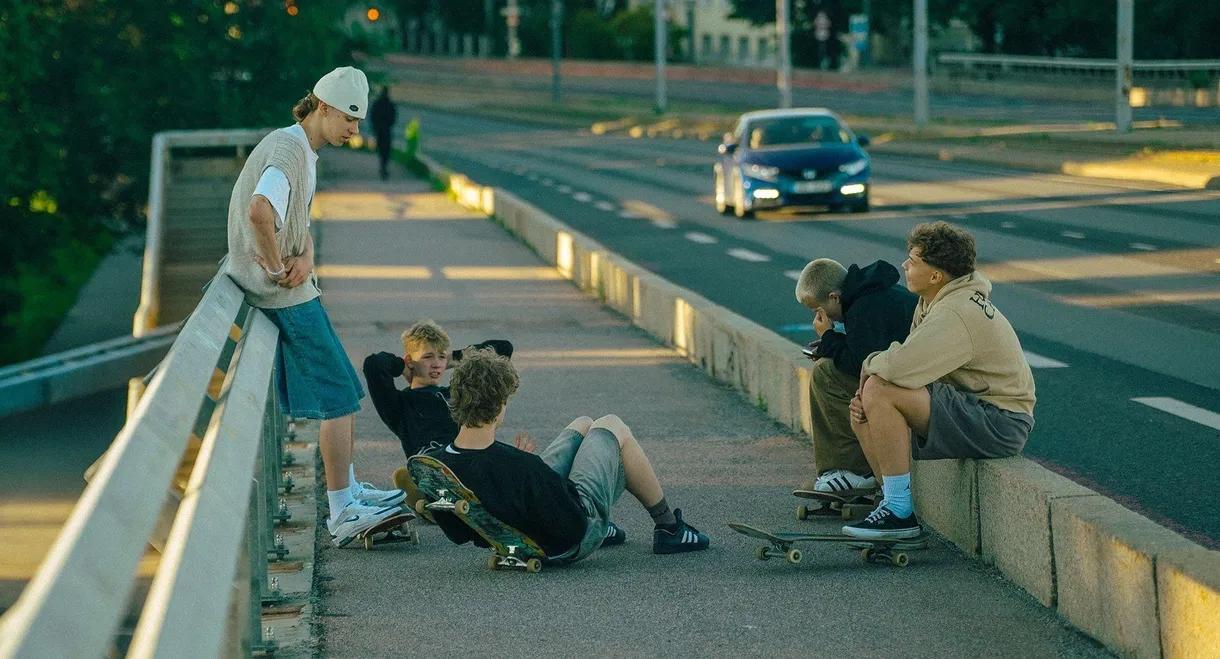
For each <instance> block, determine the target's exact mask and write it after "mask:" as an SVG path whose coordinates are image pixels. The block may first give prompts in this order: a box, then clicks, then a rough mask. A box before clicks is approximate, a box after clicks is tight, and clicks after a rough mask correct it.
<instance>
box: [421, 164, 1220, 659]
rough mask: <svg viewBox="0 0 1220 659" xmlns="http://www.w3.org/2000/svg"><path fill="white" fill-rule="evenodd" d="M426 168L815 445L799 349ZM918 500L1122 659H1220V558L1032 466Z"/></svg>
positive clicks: (962, 468)
mask: <svg viewBox="0 0 1220 659" xmlns="http://www.w3.org/2000/svg"><path fill="white" fill-rule="evenodd" d="M421 160H423V161H424V162H425V164H427V165H428V167H429V169H430V170H431V171H432V172H433V176H434V177H435V178H437V179H438V180H440V181H444V182H448V183H449V184H450V189H451V191H452V192H453V194H454V195H455V196H456V197H457V198H458V199H459V200H460V201H462V203H464V204H466V205H467V206H468V207H470V208H478V209H482V210H483V211H484V212H487V213H488V214H489V215H491V216H492V218H493V219H494V220H495V221H497V222H499V223H500V224H501V225H503V226H504V228H505V229H507V230H508V231H510V232H511V233H513V234H514V235H516V236H517V237H519V238H520V239H521V240H522V241H523V242H525V243H526V244H528V245H530V246H531V247H532V248H533V249H534V250H535V251H536V252H537V253H538V255H539V257H541V258H542V259H543V260H544V261H545V262H546V263H548V264H551V265H553V266H555V268H556V269H557V270H558V271H559V272H560V273H561V274H562V275H563V276H564V277H566V278H568V279H570V280H572V282H573V283H574V284H576V285H577V286H578V287H580V288H581V290H583V291H585V292H587V293H589V294H591V295H595V296H597V297H598V299H600V300H601V301H602V302H603V303H605V304H606V305H607V306H609V307H610V308H612V309H614V310H616V311H618V312H619V313H622V314H623V315H624V316H626V317H627V318H629V319H630V320H631V322H632V323H634V324H635V325H637V326H639V327H641V328H642V329H644V330H646V331H648V332H649V333H651V334H652V335H653V336H654V337H656V338H657V339H658V340H659V341H661V342H663V343H665V344H666V345H669V346H672V347H673V348H674V349H675V350H677V351H678V352H680V353H681V354H682V355H684V356H685V357H686V358H687V359H688V360H690V361H691V362H692V363H693V364H695V365H697V366H699V367H700V368H702V369H703V370H704V371H706V372H707V374H708V375H709V376H711V377H713V378H715V379H716V380H717V381H720V382H723V383H725V384H728V385H731V386H733V387H735V388H736V389H737V390H738V391H740V392H741V393H742V395H743V396H745V397H746V399H747V400H749V401H750V402H752V403H754V404H755V405H757V406H758V407H759V408H760V409H762V410H763V411H765V412H766V413H767V414H768V415H770V416H771V417H772V418H774V419H775V420H776V421H779V422H780V423H783V424H785V425H787V426H788V427H790V428H793V429H794V430H800V431H803V432H809V429H810V407H809V405H810V402H809V395H808V391H809V379H810V368H809V362H808V361H807V360H806V359H805V358H804V357H803V356H802V355H801V354H800V353H799V351H798V349H797V346H795V345H794V344H792V342H790V341H788V340H787V339H785V338H784V337H782V336H780V335H778V334H776V333H775V332H772V331H770V330H768V329H766V328H765V327H762V326H759V325H757V324H756V323H753V322H751V321H750V320H748V319H746V318H743V317H742V316H739V315H737V314H735V313H733V312H732V311H729V310H728V309H726V308H724V307H722V306H720V305H717V304H715V303H713V302H711V301H709V300H707V299H706V298H704V297H702V296H700V295H698V294H696V293H694V292H692V291H689V290H686V289H684V288H681V287H679V286H676V285H674V284H672V283H671V282H669V281H667V280H665V279H663V278H661V277H659V276H657V275H655V274H653V273H651V272H648V271H647V270H645V269H643V268H641V267H640V266H638V265H636V264H634V263H632V262H631V261H628V260H627V259H624V258H623V257H621V256H619V255H618V254H615V253H613V252H611V251H609V250H607V249H606V248H605V247H603V246H602V245H601V244H599V243H598V242H597V241H595V240H593V239H591V238H589V237H588V236H585V235H583V234H581V233H579V232H577V231H573V230H572V229H571V228H570V227H568V226H567V225H565V224H564V223H562V222H560V221H559V220H557V219H555V218H553V217H551V216H550V215H547V214H546V213H544V212H542V211H541V210H539V209H537V208H535V207H534V206H532V205H530V204H528V203H526V202H524V201H522V200H520V199H518V198H517V197H515V196H513V195H512V194H511V193H508V192H505V191H503V190H500V189H494V188H484V187H482V186H479V185H478V184H476V183H474V182H472V181H470V180H469V179H467V178H466V177H464V176H461V175H459V174H451V173H449V172H448V171H446V170H445V169H444V168H443V167H441V166H440V165H438V164H437V163H435V162H433V161H431V160H430V159H427V158H426V157H421ZM911 487H912V490H913V493H914V499H915V504H916V511H917V513H918V514H919V516H920V518H921V519H922V520H923V521H924V522H925V523H926V524H927V525H928V526H930V527H931V528H933V529H935V530H936V531H937V532H938V533H940V534H941V535H943V536H944V537H945V538H946V539H948V540H949V541H950V542H952V543H953V544H954V545H956V546H957V547H959V548H960V549H961V550H962V551H963V552H965V553H966V554H967V555H969V556H972V557H977V558H980V559H981V560H983V561H984V562H986V563H989V564H992V565H995V566H996V568H997V569H999V570H1000V572H1001V573H1002V574H1003V575H1004V576H1005V578H1007V579H1008V580H1010V581H1011V582H1013V583H1014V584H1016V585H1018V586H1020V587H1021V588H1023V589H1025V590H1026V591H1027V592H1029V593H1030V594H1031V595H1032V596H1033V597H1034V598H1036V599H1037V600H1038V601H1040V602H1041V603H1042V604H1043V605H1045V606H1047V607H1051V608H1057V610H1058V611H1059V612H1060V614H1061V615H1062V616H1063V617H1064V618H1065V619H1066V620H1068V621H1069V622H1071V623H1072V624H1074V625H1076V626H1077V627H1079V628H1080V629H1082V630H1084V631H1085V632H1086V633H1088V634H1090V635H1091V636H1093V637H1094V638H1096V639H1098V640H1099V641H1101V642H1103V643H1105V644H1106V646H1107V647H1108V648H1110V649H1112V650H1114V651H1115V652H1117V653H1118V654H1120V655H1122V656H1125V657H1162V656H1163V657H1166V658H1168V657H1173V658H1175V659H1176V658H1186V657H1191V658H1195V657H1206V658H1210V659H1220V552H1215V551H1209V550H1206V549H1204V548H1203V547H1200V546H1199V545H1197V544H1195V543H1193V542H1191V541H1189V540H1187V539H1186V538H1183V537H1182V536H1180V535H1178V534H1176V533H1173V532H1172V531H1169V530H1167V529H1165V528H1162V527H1160V526H1158V525H1157V524H1155V523H1153V522H1152V521H1150V520H1148V519H1146V518H1144V517H1141V516H1140V515H1137V514H1136V513H1134V512H1131V511H1130V510H1127V509H1126V508H1123V507H1122V506H1120V505H1118V504H1117V503H1115V502H1114V501H1112V500H1110V499H1108V498H1106V497H1103V496H1101V495H1099V494H1097V493H1096V492H1093V491H1092V490H1089V489H1088V488H1086V487H1084V486H1082V485H1079V484H1077V483H1075V482H1073V481H1070V480H1068V479H1066V478H1063V477H1062V476H1059V475H1058V474H1055V473H1054V472H1051V471H1049V470H1047V469H1045V468H1044V467H1042V466H1040V465H1038V464H1036V463H1034V462H1032V461H1030V460H1027V459H1025V458H1021V457H1015V458H1007V459H1003V460H935V461H921V462H915V463H914V465H913V468H912V484H911Z"/></svg>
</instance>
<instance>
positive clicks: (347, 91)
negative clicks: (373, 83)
mask: <svg viewBox="0 0 1220 659" xmlns="http://www.w3.org/2000/svg"><path fill="white" fill-rule="evenodd" d="M313 95H314V96H317V97H318V99H319V100H321V101H322V102H323V103H325V104H327V105H329V106H331V107H332V108H335V109H336V110H339V111H340V112H346V113H347V114H350V115H352V116H353V117H355V118H357V119H363V118H364V115H365V113H366V112H367V111H368V106H369V81H368V78H366V77H364V72H363V71H361V70H360V69H356V68H353V67H350V66H341V67H339V68H337V69H335V70H334V71H331V72H330V73H327V74H326V75H324V76H322V77H321V78H320V79H319V80H318V84H316V85H314V86H313Z"/></svg>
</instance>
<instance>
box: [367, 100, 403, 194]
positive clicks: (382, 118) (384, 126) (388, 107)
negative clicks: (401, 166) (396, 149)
mask: <svg viewBox="0 0 1220 659" xmlns="http://www.w3.org/2000/svg"><path fill="white" fill-rule="evenodd" d="M369 114H370V116H369V119H370V120H372V122H373V136H374V137H376V138H377V159H378V160H380V161H381V180H383V181H384V180H386V179H388V178H390V170H389V166H390V145H391V144H392V143H393V139H394V137H393V135H394V122H395V121H397V120H398V110H397V109H396V108H395V107H394V101H393V100H391V99H390V88H389V86H388V85H387V86H385V87H382V88H381V96H378V97H377V100H376V101H373V107H372V108H371V109H370V110H369Z"/></svg>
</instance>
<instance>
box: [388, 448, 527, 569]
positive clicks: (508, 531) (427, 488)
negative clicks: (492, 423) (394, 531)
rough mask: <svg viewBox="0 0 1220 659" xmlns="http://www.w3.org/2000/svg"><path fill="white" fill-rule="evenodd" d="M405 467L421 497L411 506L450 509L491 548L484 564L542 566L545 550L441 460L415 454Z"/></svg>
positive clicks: (520, 566)
mask: <svg viewBox="0 0 1220 659" xmlns="http://www.w3.org/2000/svg"><path fill="white" fill-rule="evenodd" d="M407 470H408V471H409V472H410V474H411V478H412V479H413V480H414V481H415V484H416V486H418V487H419V491H420V493H422V494H423V495H424V498H423V499H420V500H419V501H416V502H415V510H416V511H417V512H424V511H432V512H436V511H445V512H451V513H453V514H454V515H456V516H457V517H458V519H460V520H462V521H463V522H465V523H466V525H467V526H469V527H470V528H472V529H474V530H475V532H476V533H478V534H479V535H481V536H483V539H484V540H486V541H487V544H489V545H491V547H492V549H493V551H494V553H493V554H492V555H491V557H490V558H489V559H488V560H487V567H489V568H491V569H493V570H500V569H509V570H526V571H527V572H539V571H541V570H542V562H543V561H545V560H546V553H545V552H543V551H542V548H541V547H539V546H538V543H536V542H534V541H533V540H531V539H530V538H528V537H526V535H525V534H524V533H522V532H520V531H518V530H517V529H514V528H513V527H511V526H509V525H507V524H505V523H503V522H501V521H500V520H498V519H496V518H495V517H493V516H492V515H491V513H489V512H487V509H486V508H484V507H483V504H482V502H480V501H479V497H478V495H476V494H475V493H474V492H471V491H470V489H469V488H467V487H466V486H465V485H463V484H462V481H461V480H459V479H458V477H457V475H456V474H454V473H453V471H452V470H450V469H449V467H447V466H445V463H443V462H441V461H440V460H437V459H436V458H433V457H429V456H426V455H416V456H413V457H411V458H410V459H408V460H407Z"/></svg>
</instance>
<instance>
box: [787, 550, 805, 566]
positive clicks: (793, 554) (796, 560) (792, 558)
mask: <svg viewBox="0 0 1220 659" xmlns="http://www.w3.org/2000/svg"><path fill="white" fill-rule="evenodd" d="M801 558H802V556H801V550H799V549H789V550H788V555H787V559H788V562H789V563H791V564H793V565H800V564H801Z"/></svg>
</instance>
